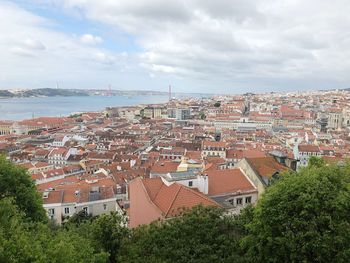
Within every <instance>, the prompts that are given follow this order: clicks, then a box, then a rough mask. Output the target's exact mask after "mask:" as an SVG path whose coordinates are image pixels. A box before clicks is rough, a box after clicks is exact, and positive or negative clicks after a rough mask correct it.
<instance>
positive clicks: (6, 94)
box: [0, 90, 15, 98]
mask: <svg viewBox="0 0 350 263" xmlns="http://www.w3.org/2000/svg"><path fill="white" fill-rule="evenodd" d="M14 96H15V94H13V93H12V92H9V91H8V90H0V97H4V98H12V97H14Z"/></svg>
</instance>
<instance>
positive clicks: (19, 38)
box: [0, 0, 350, 93]
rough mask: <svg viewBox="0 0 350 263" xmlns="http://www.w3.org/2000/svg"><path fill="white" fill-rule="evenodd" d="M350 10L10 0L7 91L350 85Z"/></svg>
mask: <svg viewBox="0 0 350 263" xmlns="http://www.w3.org/2000/svg"><path fill="white" fill-rule="evenodd" d="M349 14H350V1H349V0H332V1H329V0H278V1H276V0H241V1H238V0H188V1H185V0H178V1H177V0H170V1H167V0H32V1H30V0H18V1H4V0H0V62H1V63H0V88H1V89H6V88H41V87H55V86H56V82H58V83H59V87H60V88H101V89H103V88H107V87H108V85H109V84H111V86H112V88H114V89H147V90H163V91H166V90H167V87H168V85H169V84H171V85H172V86H173V87H174V89H175V91H179V92H184V91H188V92H210V93H219V92H220V93H243V92H247V91H250V92H264V91H266V92H269V91H293V90H310V89H325V88H347V87H350V84H349V83H350V82H349V80H350V59H349V58H350V15H349Z"/></svg>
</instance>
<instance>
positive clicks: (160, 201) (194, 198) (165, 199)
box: [142, 178, 219, 217]
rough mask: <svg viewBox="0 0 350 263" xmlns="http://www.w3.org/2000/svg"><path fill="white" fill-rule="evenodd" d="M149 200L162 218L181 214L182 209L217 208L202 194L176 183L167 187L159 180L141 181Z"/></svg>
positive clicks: (215, 204)
mask: <svg viewBox="0 0 350 263" xmlns="http://www.w3.org/2000/svg"><path fill="white" fill-rule="evenodd" d="M142 182H143V184H144V186H145V188H146V191H147V193H148V196H149V197H150V200H151V201H152V202H153V203H154V204H155V205H156V206H157V207H158V208H159V209H160V210H161V211H162V214H163V216H164V217H174V216H177V215H179V214H181V212H182V209H188V208H192V207H194V206H196V205H200V204H202V205H204V206H219V205H218V204H217V203H216V202H214V201H212V200H210V199H209V198H207V197H206V196H205V195H203V194H202V193H199V192H197V191H194V190H193V189H190V188H188V187H185V186H183V185H181V184H178V183H172V184H171V185H169V186H167V185H165V184H164V183H163V181H162V179H161V178H152V179H151V178H147V179H143V180H142Z"/></svg>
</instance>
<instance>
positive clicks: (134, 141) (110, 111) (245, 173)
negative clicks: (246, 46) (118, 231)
mask: <svg viewBox="0 0 350 263" xmlns="http://www.w3.org/2000/svg"><path fill="white" fill-rule="evenodd" d="M349 99H350V93H349V92H348V91H346V90H339V91H338V90H330V91H315V92H307V93H301V92H300V93H267V94H258V95H255V94H244V95H236V96H235V95H225V96H224V95H223V96H215V97H212V98H188V99H181V100H177V99H173V98H172V96H171V94H170V93H169V101H168V102H167V103H163V104H150V105H136V106H127V107H107V108H106V109H105V110H103V111H101V112H84V113H78V114H74V115H71V116H66V117H39V118H33V119H27V120H21V121H6V120H2V121H1V122H0V135H1V137H0V138H1V144H0V151H1V152H2V153H4V154H6V155H7V156H8V158H9V159H10V160H11V161H12V162H13V163H16V164H18V165H19V166H21V167H23V168H25V169H27V170H28V172H29V173H30V174H31V177H32V179H33V180H34V181H35V183H36V186H37V189H38V190H39V191H40V192H41V193H42V196H43V201H44V208H45V209H46V211H47V213H48V216H49V217H50V218H52V219H54V220H55V221H56V222H57V223H59V224H60V223H62V222H63V221H64V220H67V219H68V218H69V217H70V216H71V215H73V214H74V213H78V212H79V211H81V210H86V212H88V213H91V214H92V215H94V216H96V215H99V214H101V213H107V212H110V211H119V212H121V213H123V214H126V215H128V222H129V224H130V226H131V227H135V226H138V225H141V224H149V223H151V222H152V221H154V220H157V219H159V218H167V217H169V216H171V217H172V216H175V215H176V213H177V212H176V210H177V208H179V207H185V208H191V207H193V206H196V205H199V204H210V205H212V204H215V205H219V206H221V207H223V208H225V209H226V210H227V211H228V212H229V213H235V214H237V213H239V212H240V210H241V209H242V208H244V207H245V206H246V205H248V204H254V203H256V202H257V201H258V199H259V196H261V195H262V194H263V192H264V191H265V188H266V187H267V186H269V184H270V182H271V180H273V179H274V178H276V177H278V175H279V174H280V173H282V172H284V171H289V170H290V171H297V170H298V169H300V168H301V167H305V166H307V165H308V160H309V158H310V157H311V156H316V157H322V158H323V159H324V160H325V161H326V162H327V163H341V162H344V160H346V158H348V157H349V152H350V151H349V150H350V142H349V129H350V103H349V101H350V100H349ZM154 185H160V186H161V187H159V189H158V190H160V189H162V195H164V196H166V198H167V202H169V203H168V204H159V201H158V200H156V199H154V200H153V199H152V196H157V193H158V192H152V191H153V189H151V187H152V186H154ZM140 187H144V188H145V189H146V190H147V191H146V192H142V191H141V190H140ZM172 188H176V189H177V188H178V189H179V192H178V195H177V196H176V197H175V196H172V193H173V192H174V190H172ZM193 189H196V192H194V191H193ZM176 192H177V191H176ZM181 193H183V194H184V196H186V199H182V196H181ZM159 198H160V197H159ZM175 198H176V199H175ZM177 199H179V200H177ZM146 200H148V202H149V203H144V202H146ZM181 200H182V202H181ZM140 203H143V205H142V206H140ZM133 204H138V205H135V206H133ZM171 204H176V205H175V206H174V207H172V206H171ZM147 205H148V206H151V205H152V206H155V207H157V208H158V209H159V210H158V211H162V213H159V214H158V213H155V214H148V213H149V211H148V209H145V206H147ZM165 208H166V210H164V209H165ZM179 212H180V211H179Z"/></svg>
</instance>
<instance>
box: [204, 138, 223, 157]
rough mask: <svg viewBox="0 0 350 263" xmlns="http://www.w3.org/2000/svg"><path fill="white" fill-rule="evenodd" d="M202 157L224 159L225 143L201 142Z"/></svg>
mask: <svg viewBox="0 0 350 263" xmlns="http://www.w3.org/2000/svg"><path fill="white" fill-rule="evenodd" d="M202 155H203V157H221V158H226V143H225V142H216V141H203V144H202Z"/></svg>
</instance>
